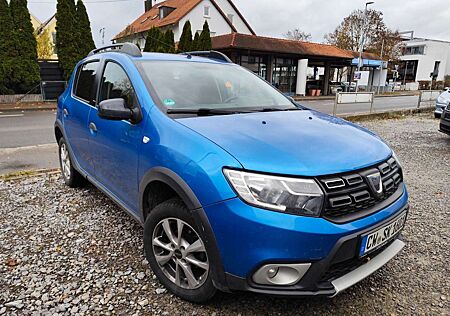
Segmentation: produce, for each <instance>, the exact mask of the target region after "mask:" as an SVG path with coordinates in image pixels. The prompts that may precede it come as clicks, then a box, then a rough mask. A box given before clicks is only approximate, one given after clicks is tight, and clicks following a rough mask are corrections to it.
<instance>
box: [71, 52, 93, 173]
mask: <svg viewBox="0 0 450 316" xmlns="http://www.w3.org/2000/svg"><path fill="white" fill-rule="evenodd" d="M99 65H100V62H99V61H98V60H93V61H88V62H86V63H84V64H81V65H80V66H78V68H77V72H76V75H75V79H74V81H73V84H72V93H71V96H70V97H68V98H66V101H65V102H64V105H63V124H64V130H65V133H66V138H67V139H66V141H67V142H68V143H69V146H70V149H71V152H72V155H73V158H74V159H75V160H76V162H77V163H78V165H79V167H81V169H83V170H82V171H85V172H87V173H88V174H93V172H94V170H93V165H92V162H91V150H90V146H89V138H90V137H89V129H88V119H89V113H90V111H91V109H92V108H93V104H94V102H95V101H94V100H95V95H96V90H97V85H96V75H97V71H98V67H99Z"/></svg>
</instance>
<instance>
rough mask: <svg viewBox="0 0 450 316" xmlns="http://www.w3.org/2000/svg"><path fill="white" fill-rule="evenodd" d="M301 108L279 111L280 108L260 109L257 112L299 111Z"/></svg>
mask: <svg viewBox="0 0 450 316" xmlns="http://www.w3.org/2000/svg"><path fill="white" fill-rule="evenodd" d="M301 110H303V109H302V108H299V107H295V108H287V109H281V108H262V109H260V110H258V111H259V112H278V111H301Z"/></svg>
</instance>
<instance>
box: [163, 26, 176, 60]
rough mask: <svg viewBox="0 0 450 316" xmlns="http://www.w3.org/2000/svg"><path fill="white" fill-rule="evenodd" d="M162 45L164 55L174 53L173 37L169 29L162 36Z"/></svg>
mask: <svg viewBox="0 0 450 316" xmlns="http://www.w3.org/2000/svg"><path fill="white" fill-rule="evenodd" d="M164 44H165V45H164V46H165V48H164V49H165V52H166V53H170V54H173V53H175V35H174V34H173V31H172V30H171V29H168V30H167V31H166V33H165V34H164Z"/></svg>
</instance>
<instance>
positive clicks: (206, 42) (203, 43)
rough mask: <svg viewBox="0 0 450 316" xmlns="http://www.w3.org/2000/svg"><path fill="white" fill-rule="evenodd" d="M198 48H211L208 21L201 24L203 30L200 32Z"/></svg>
mask: <svg viewBox="0 0 450 316" xmlns="http://www.w3.org/2000/svg"><path fill="white" fill-rule="evenodd" d="M199 46H200V47H199V50H211V49H212V43H211V32H210V31H209V25H208V21H205V23H204V24H203V30H202V33H201V34H200V45H199Z"/></svg>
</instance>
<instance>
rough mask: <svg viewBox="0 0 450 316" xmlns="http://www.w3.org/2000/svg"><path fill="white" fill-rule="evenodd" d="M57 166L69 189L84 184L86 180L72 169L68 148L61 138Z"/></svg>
mask: <svg viewBox="0 0 450 316" xmlns="http://www.w3.org/2000/svg"><path fill="white" fill-rule="evenodd" d="M58 145H59V150H58V154H59V166H60V168H61V175H62V177H63V179H64V182H65V183H66V184H67V185H68V186H69V187H71V188H79V187H82V186H84V185H85V184H86V179H85V178H84V177H83V176H82V175H81V174H80V173H79V172H78V171H77V170H75V168H74V167H73V164H72V158H71V155H70V152H69V146H67V143H66V141H65V139H64V138H63V137H61V139H60V140H59V143H58Z"/></svg>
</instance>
